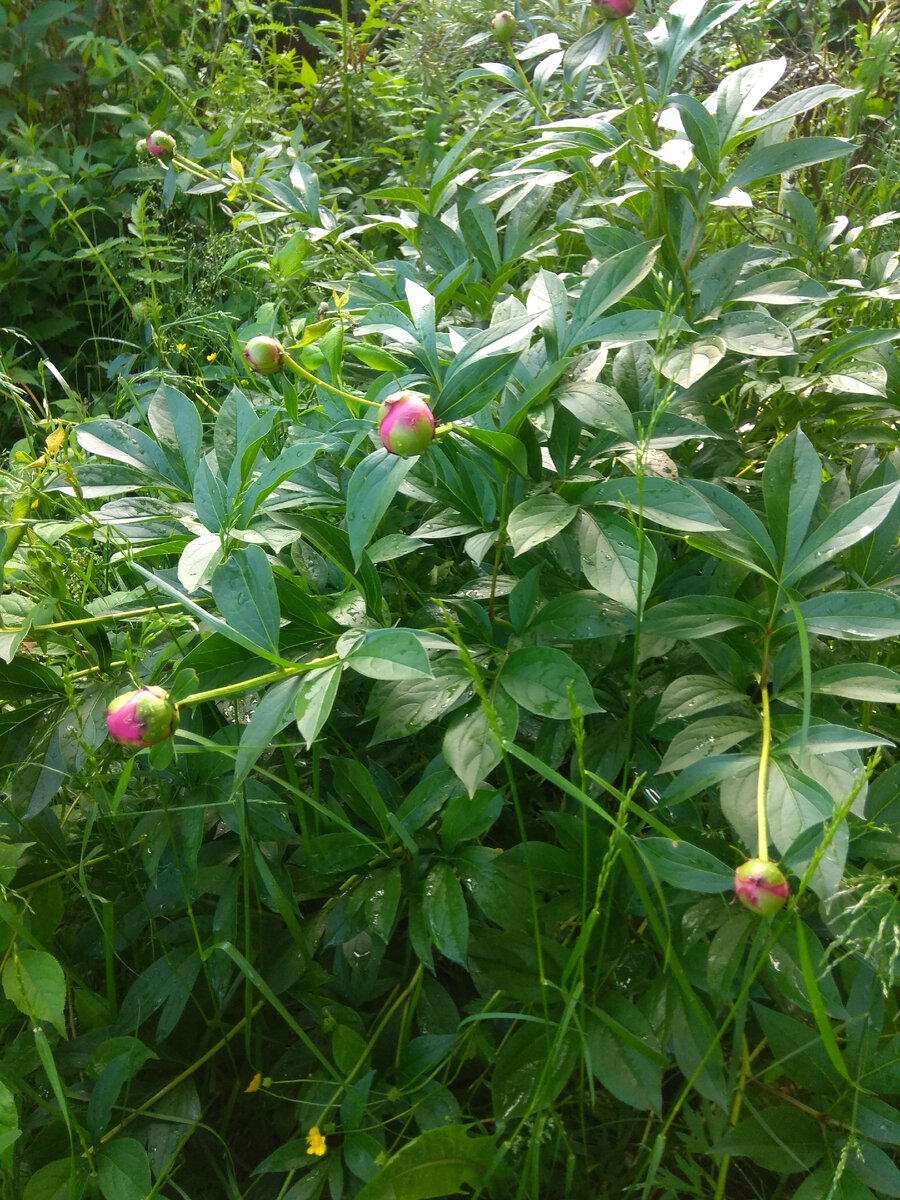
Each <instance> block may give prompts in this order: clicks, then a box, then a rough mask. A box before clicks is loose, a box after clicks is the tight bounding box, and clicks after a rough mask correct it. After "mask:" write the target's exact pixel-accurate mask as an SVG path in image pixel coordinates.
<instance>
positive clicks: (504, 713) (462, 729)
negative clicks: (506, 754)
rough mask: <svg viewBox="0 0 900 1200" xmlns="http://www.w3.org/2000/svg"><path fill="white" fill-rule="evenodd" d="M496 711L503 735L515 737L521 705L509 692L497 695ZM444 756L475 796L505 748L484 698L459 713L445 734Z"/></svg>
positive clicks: (499, 692) (509, 737) (469, 791)
mask: <svg viewBox="0 0 900 1200" xmlns="http://www.w3.org/2000/svg"><path fill="white" fill-rule="evenodd" d="M494 712H495V714H496V717H497V724H498V726H499V729H500V733H501V735H502V736H503V737H505V738H508V739H509V740H512V739H513V738H515V736H516V728H517V726H518V722H519V708H518V705H517V704H516V703H515V702H514V701H513V700H510V699H509V697H508V696H507V695H506V693H505V692H502V691H498V692H497V694H496V695H495V697H494ZM443 752H444V758H445V759H446V760H447V763H448V765H449V766H450V767H451V768H452V770H453V772H454V774H455V775H456V776H457V778H458V779H460V780H461V781H462V782H463V784H464V785H465V788H466V790H467V791H468V793H469V795H470V796H474V794H475V790H476V788H477V787H478V784H479V783H481V781H482V780H483V779H485V778H486V777H487V776H488V775H489V774H490V773H491V771H493V769H494V767H496V766H497V764H498V763H499V762H500V760H501V759H502V758H503V751H502V750H501V749H500V746H499V744H498V742H497V738H496V735H495V734H494V731H493V730H492V729H491V726H490V722H489V721H488V718H487V715H486V714H485V712H484V710H483V708H482V707H481V702H480V701H478V702H477V703H475V704H473V705H471V706H470V707H469V708H468V709H466V710H465V711H464V712H463V713H462V715H461V716H459V717H457V718H456V720H455V721H454V722H453V724H452V725H451V726H450V727H449V729H448V730H447V732H446V734H445V735H444V743H443Z"/></svg>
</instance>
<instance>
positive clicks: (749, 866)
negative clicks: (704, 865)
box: [734, 858, 790, 917]
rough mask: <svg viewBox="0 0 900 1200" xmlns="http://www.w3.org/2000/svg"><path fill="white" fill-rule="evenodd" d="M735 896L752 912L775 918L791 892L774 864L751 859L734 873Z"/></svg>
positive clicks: (759, 859)
mask: <svg viewBox="0 0 900 1200" xmlns="http://www.w3.org/2000/svg"><path fill="white" fill-rule="evenodd" d="M734 894H735V895H736V896H737V898H738V900H740V902H741V904H743V905H744V907H745V908H749V909H750V910H751V912H755V913H759V914H760V916H763V917H773V916H774V915H775V913H777V912H778V910H779V909H780V908H782V907H783V906H784V902H785V900H787V898H788V896H789V894H790V892H789V890H788V885H787V880H786V879H785V877H784V875H783V874H782V872H781V871H780V870H779V869H778V867H776V866H775V864H774V863H772V862H764V861H763V859H761V858H751V859H750V860H749V861H748V862H745V863H744V864H743V865H742V866H740V867H738V869H737V870H736V871H735V873H734Z"/></svg>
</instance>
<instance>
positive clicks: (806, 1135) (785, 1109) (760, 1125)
mask: <svg viewBox="0 0 900 1200" xmlns="http://www.w3.org/2000/svg"><path fill="white" fill-rule="evenodd" d="M712 1153H713V1154H730V1155H731V1156H732V1157H733V1158H737V1157H743V1158H749V1159H751V1161H752V1162H755V1163H756V1164H757V1165H758V1166H760V1167H765V1168H766V1170H768V1171H777V1172H779V1173H780V1174H782V1175H793V1174H794V1173H795V1172H797V1171H808V1170H809V1169H810V1167H813V1166H815V1164H816V1163H817V1162H818V1161H819V1159H820V1158H821V1157H822V1155H823V1154H824V1153H825V1143H824V1140H823V1136H822V1127H821V1126H820V1125H819V1122H818V1121H817V1120H816V1119H815V1117H813V1116H810V1114H809V1113H805V1112H801V1111H800V1109H797V1108H792V1107H790V1106H788V1105H786V1104H785V1105H776V1106H775V1107H773V1108H765V1109H761V1110H760V1111H759V1112H757V1113H755V1114H754V1115H753V1116H752V1117H749V1118H748V1119H747V1120H746V1121H741V1122H740V1123H739V1124H738V1125H736V1126H735V1128H734V1129H730V1130H729V1131H728V1133H726V1134H725V1136H724V1137H722V1138H719V1140H718V1142H716V1144H715V1145H714V1146H713V1147H712Z"/></svg>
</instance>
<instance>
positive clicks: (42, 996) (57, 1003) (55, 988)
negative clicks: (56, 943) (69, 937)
mask: <svg viewBox="0 0 900 1200" xmlns="http://www.w3.org/2000/svg"><path fill="white" fill-rule="evenodd" d="M3 991H4V993H5V995H6V998H7V1000H11V1001H12V1003H13V1004H14V1005H15V1006H16V1008H17V1009H18V1010H19V1012H23V1013H25V1015H26V1016H27V1017H30V1018H31V1019H32V1020H34V1021H49V1022H50V1023H51V1025H53V1027H54V1029H56V1030H57V1031H58V1033H59V1034H60V1036H61V1037H65V1036H66V1024H65V1016H64V1009H65V1003H66V977H65V975H64V974H63V969H62V967H61V966H60V965H59V963H58V962H57V961H56V959H55V958H54V957H53V955H52V954H47V953H46V952H45V951H44V950H19V951H15V950H14V951H13V953H12V954H11V955H10V957H9V958H7V960H6V963H5V965H4V967H3Z"/></svg>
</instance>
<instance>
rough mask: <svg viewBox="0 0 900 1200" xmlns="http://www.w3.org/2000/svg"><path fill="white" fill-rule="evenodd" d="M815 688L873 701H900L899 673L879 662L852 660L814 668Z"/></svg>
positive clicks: (825, 693) (836, 694)
mask: <svg viewBox="0 0 900 1200" xmlns="http://www.w3.org/2000/svg"><path fill="white" fill-rule="evenodd" d="M811 684H812V690H813V691H814V692H820V693H822V694H823V695H826V696H844V697H846V698H847V699H848V700H868V701H869V702H870V703H871V704H900V674H898V672H897V671H892V670H891V669H890V668H889V667H881V666H879V665H878V664H877V663H852V664H849V665H847V666H840V665H838V666H834V667H824V668H823V669H822V670H821V671H813V674H812V679H811Z"/></svg>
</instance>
